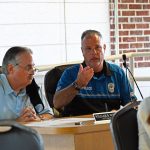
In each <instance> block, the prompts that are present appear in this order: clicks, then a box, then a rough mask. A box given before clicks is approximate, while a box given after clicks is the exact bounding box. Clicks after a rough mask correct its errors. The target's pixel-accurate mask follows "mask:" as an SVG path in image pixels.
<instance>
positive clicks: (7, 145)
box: [0, 120, 44, 150]
mask: <svg viewBox="0 0 150 150" xmlns="http://www.w3.org/2000/svg"><path fill="white" fill-rule="evenodd" d="M7 128H8V129H7ZM0 149H1V150H11V149H12V150H44V145H43V140H42V138H41V136H40V135H39V134H38V133H37V132H36V131H35V130H33V129H31V128H30V127H27V126H23V125H21V124H19V123H17V122H15V121H5V120H2V121H0Z"/></svg>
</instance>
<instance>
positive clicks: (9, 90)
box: [0, 74, 26, 95]
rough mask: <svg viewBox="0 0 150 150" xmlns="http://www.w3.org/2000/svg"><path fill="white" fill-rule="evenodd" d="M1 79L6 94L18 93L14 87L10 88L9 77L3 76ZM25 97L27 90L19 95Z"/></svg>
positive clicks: (0, 76)
mask: <svg viewBox="0 0 150 150" xmlns="http://www.w3.org/2000/svg"><path fill="white" fill-rule="evenodd" d="M0 78H1V82H2V86H3V89H4V93H5V94H10V93H16V92H15V91H14V90H13V89H12V87H11V86H10V84H9V82H8V80H7V77H6V75H5V74H1V75H0ZM20 94H21V95H25V94H26V90H25V89H23V90H21V91H20V92H19V95H20Z"/></svg>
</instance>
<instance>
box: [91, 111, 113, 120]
mask: <svg viewBox="0 0 150 150" xmlns="http://www.w3.org/2000/svg"><path fill="white" fill-rule="evenodd" d="M113 114H114V112H103V113H94V114H93V117H94V119H95V121H102V120H110V119H111V117H112V116H113Z"/></svg>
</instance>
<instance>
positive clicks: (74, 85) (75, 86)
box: [72, 82, 80, 91]
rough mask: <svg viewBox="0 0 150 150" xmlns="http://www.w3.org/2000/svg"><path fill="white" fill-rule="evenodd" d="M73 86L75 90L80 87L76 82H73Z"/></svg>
mask: <svg viewBox="0 0 150 150" xmlns="http://www.w3.org/2000/svg"><path fill="white" fill-rule="evenodd" d="M72 85H73V87H74V88H75V89H76V90H78V91H79V90H80V87H79V86H78V84H77V83H76V82H73V84H72Z"/></svg>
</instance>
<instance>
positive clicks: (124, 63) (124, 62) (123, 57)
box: [122, 54, 127, 69]
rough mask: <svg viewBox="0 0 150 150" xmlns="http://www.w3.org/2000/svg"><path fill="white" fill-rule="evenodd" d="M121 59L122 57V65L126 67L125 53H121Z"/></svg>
mask: <svg viewBox="0 0 150 150" xmlns="http://www.w3.org/2000/svg"><path fill="white" fill-rule="evenodd" d="M122 59H123V66H124V67H125V68H126V67H127V62H126V59H127V57H126V55H125V54H123V55H122ZM126 69H127V68H126Z"/></svg>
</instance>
